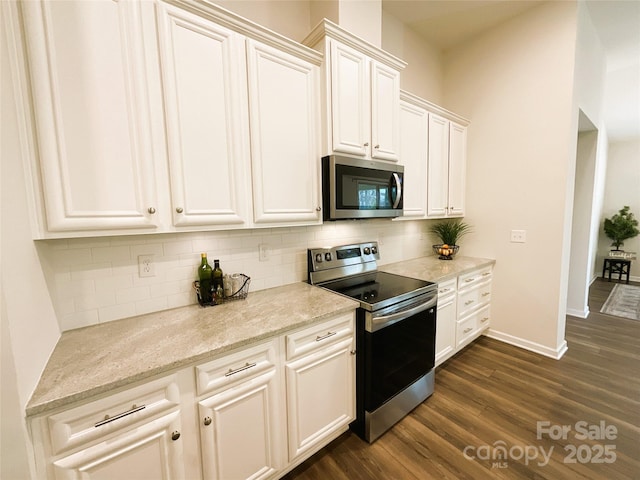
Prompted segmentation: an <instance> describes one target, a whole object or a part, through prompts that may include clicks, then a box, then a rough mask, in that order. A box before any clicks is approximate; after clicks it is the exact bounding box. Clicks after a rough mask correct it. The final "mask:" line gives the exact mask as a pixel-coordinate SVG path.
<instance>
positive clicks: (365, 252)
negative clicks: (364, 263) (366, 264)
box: [364, 247, 371, 255]
mask: <svg viewBox="0 0 640 480" xmlns="http://www.w3.org/2000/svg"><path fill="white" fill-rule="evenodd" d="M370 253H371V249H370V248H369V247H364V254H365V255H369V254H370Z"/></svg>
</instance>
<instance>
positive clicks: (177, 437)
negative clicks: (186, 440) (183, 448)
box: [171, 432, 180, 442]
mask: <svg viewBox="0 0 640 480" xmlns="http://www.w3.org/2000/svg"><path fill="white" fill-rule="evenodd" d="M179 438H180V432H173V433H172V434H171V440H173V441H174V442H175V441H176V440H178V439H179Z"/></svg>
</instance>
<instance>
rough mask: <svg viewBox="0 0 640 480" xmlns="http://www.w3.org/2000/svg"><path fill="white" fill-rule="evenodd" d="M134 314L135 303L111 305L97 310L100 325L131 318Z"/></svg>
mask: <svg viewBox="0 0 640 480" xmlns="http://www.w3.org/2000/svg"><path fill="white" fill-rule="evenodd" d="M135 314H136V305H135V303H124V304H119V305H111V306H109V307H102V308H99V309H98V318H99V321H100V323H104V322H110V321H112V320H119V319H121V318H127V317H133V316H134V315H135Z"/></svg>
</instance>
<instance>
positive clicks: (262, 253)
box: [258, 243, 271, 262]
mask: <svg viewBox="0 0 640 480" xmlns="http://www.w3.org/2000/svg"><path fill="white" fill-rule="evenodd" d="M270 253H271V250H269V245H266V244H264V243H261V244H260V245H258V255H259V259H260V261H261V262H266V261H268V260H269V255H270Z"/></svg>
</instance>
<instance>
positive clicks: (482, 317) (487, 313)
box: [476, 305, 491, 330]
mask: <svg viewBox="0 0 640 480" xmlns="http://www.w3.org/2000/svg"><path fill="white" fill-rule="evenodd" d="M476 318H477V319H478V320H477V325H476V326H477V327H478V330H485V329H487V328H489V325H490V324H491V307H490V305H487V306H486V307H484V308H482V309H481V310H478V313H476Z"/></svg>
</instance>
